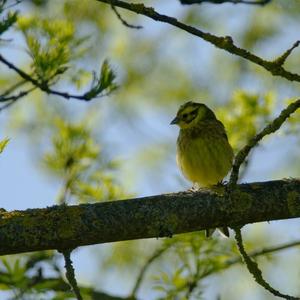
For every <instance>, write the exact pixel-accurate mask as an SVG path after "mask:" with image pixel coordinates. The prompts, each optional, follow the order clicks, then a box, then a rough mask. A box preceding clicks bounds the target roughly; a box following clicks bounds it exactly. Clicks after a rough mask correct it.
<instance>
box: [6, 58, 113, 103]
mask: <svg viewBox="0 0 300 300" xmlns="http://www.w3.org/2000/svg"><path fill="white" fill-rule="evenodd" d="M0 61H1V62H2V63H4V64H5V65H6V66H7V67H8V68H10V69H12V70H14V71H15V72H16V73H18V74H19V75H20V76H21V77H22V78H23V79H25V80H26V81H28V82H31V83H32V84H33V85H34V86H36V87H37V88H39V89H40V90H42V91H44V92H46V93H47V94H52V95H57V96H61V97H63V98H65V99H77V100H84V101H90V100H91V98H90V97H87V95H86V93H85V94H83V95H73V94H69V93H67V92H60V91H56V90H53V89H51V88H50V87H49V86H48V85H47V84H45V83H41V82H39V81H38V80H36V79H34V78H33V77H31V76H30V75H29V74H27V73H26V72H24V71H23V70H21V69H19V68H18V67H16V66H15V65H14V64H13V63H11V62H9V61H8V60H7V59H5V58H4V57H3V56H2V55H1V54H0ZM107 94H108V93H106V94H104V95H98V96H97V97H103V96H106V95H107Z"/></svg>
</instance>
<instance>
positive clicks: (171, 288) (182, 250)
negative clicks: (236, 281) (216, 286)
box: [154, 233, 236, 300]
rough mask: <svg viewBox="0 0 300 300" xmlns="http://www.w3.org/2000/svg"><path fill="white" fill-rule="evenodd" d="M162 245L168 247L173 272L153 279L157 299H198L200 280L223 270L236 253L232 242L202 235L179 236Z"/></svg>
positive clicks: (201, 286)
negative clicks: (171, 257)
mask: <svg viewBox="0 0 300 300" xmlns="http://www.w3.org/2000/svg"><path fill="white" fill-rule="evenodd" d="M165 243H167V244H171V248H170V251H169V252H171V253H172V254H173V255H174V257H173V263H170V265H171V264H172V265H173V268H172V270H170V268H168V269H169V271H163V272H161V273H160V274H159V275H156V276H155V277H154V280H155V281H156V286H155V288H156V289H157V290H159V291H160V292H162V294H163V296H162V297H161V298H159V299H170V300H171V299H174V298H176V299H182V300H184V299H202V297H201V295H202V292H203V289H204V285H203V283H202V280H203V279H204V278H206V277H207V276H209V275H211V274H213V273H216V272H218V271H219V270H222V269H224V268H226V261H227V260H228V258H230V257H232V256H233V255H235V253H236V252H235V251H233V243H232V241H229V240H220V239H207V238H205V236H204V234H203V233H191V234H185V235H179V236H177V237H173V238H172V239H171V240H166V241H165Z"/></svg>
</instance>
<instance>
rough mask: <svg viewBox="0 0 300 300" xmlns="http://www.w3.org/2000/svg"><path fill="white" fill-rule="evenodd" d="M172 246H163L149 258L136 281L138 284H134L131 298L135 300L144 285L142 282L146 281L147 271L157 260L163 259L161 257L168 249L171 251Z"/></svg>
mask: <svg viewBox="0 0 300 300" xmlns="http://www.w3.org/2000/svg"><path fill="white" fill-rule="evenodd" d="M171 246H172V244H169V245H167V246H163V247H162V248H160V249H157V250H156V251H155V252H154V253H153V254H152V256H150V257H149V258H148V260H147V261H146V263H145V264H144V265H143V267H142V268H141V270H140V273H139V275H138V276H137V279H136V282H135V284H134V287H133V289H132V291H131V295H130V297H133V298H134V297H135V296H136V293H137V291H138V289H139V287H140V285H141V283H142V281H143V279H144V276H145V273H146V271H147V270H148V268H149V266H150V265H151V264H152V263H153V262H154V261H155V260H156V259H157V258H159V257H161V255H162V254H163V253H165V252H166V251H167V250H168V249H170V247H171Z"/></svg>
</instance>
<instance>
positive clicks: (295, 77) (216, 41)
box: [96, 0, 300, 82]
mask: <svg viewBox="0 0 300 300" xmlns="http://www.w3.org/2000/svg"><path fill="white" fill-rule="evenodd" d="M96 1H98V2H103V3H106V4H109V5H113V6H115V7H120V8H123V9H126V10H129V11H131V12H134V13H136V14H140V15H144V16H146V17H148V18H150V19H153V20H155V21H159V22H163V23H167V24H170V25H172V26H174V27H177V28H180V29H182V30H183V31H185V32H188V33H190V34H192V35H194V36H197V37H199V38H201V39H203V40H205V41H207V42H209V43H211V44H213V45H214V46H216V47H217V48H219V49H223V50H225V51H227V52H229V53H231V54H234V55H237V56H239V57H242V58H244V59H246V60H248V61H251V62H252V63H254V64H256V65H259V66H261V67H263V68H264V69H265V70H267V71H269V72H270V73H271V74H272V75H274V76H280V77H283V78H285V79H287V80H289V81H297V82H300V75H299V74H297V73H292V72H289V71H287V70H286V69H285V68H284V67H283V64H280V63H278V59H275V60H265V59H263V58H261V57H259V56H257V55H255V54H253V53H251V52H250V51H248V50H246V49H243V48H240V47H238V46H236V45H235V44H234V42H233V39H232V38H231V37H230V36H217V35H213V34H211V33H209V32H205V31H202V30H200V29H198V28H196V27H193V26H189V25H187V24H185V23H182V22H180V21H178V20H177V19H176V18H174V17H170V16H167V15H163V14H160V13H158V12H157V11H155V10H154V9H153V8H152V7H147V6H145V5H144V4H142V3H128V2H124V1H121V0H96ZM287 51H289V50H287ZM285 53H286V52H285ZM285 53H284V54H283V55H282V56H284V55H285ZM288 55H289V54H288Z"/></svg>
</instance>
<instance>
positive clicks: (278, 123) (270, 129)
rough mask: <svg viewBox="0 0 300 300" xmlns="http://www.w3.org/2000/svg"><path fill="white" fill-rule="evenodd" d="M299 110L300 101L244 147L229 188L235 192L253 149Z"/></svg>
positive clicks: (237, 157)
mask: <svg viewBox="0 0 300 300" xmlns="http://www.w3.org/2000/svg"><path fill="white" fill-rule="evenodd" d="M298 108H300V99H298V100H296V101H294V102H292V103H291V104H289V105H288V106H287V107H286V108H285V109H284V110H282V111H281V113H280V114H279V116H278V117H277V118H275V119H274V120H273V121H272V122H271V123H270V124H268V125H267V126H266V127H265V128H264V129H263V130H261V132H259V133H258V134H257V135H256V136H254V137H253V138H252V139H251V140H250V141H249V143H248V144H247V145H246V146H244V147H243V148H242V149H241V150H240V151H239V152H238V153H237V155H236V156H235V159H234V163H233V166H232V172H231V175H230V181H229V187H230V190H233V187H234V185H235V184H236V183H237V181H238V176H239V170H240V166H241V164H242V163H243V162H244V160H245V158H246V157H247V156H248V154H249V152H250V151H251V149H252V148H253V147H254V146H256V145H257V144H258V142H259V141H260V140H262V139H263V138H264V137H265V136H266V135H268V134H271V133H274V132H275V131H277V130H278V129H279V128H280V127H281V125H282V124H283V123H284V122H285V121H286V120H287V119H288V118H289V117H290V115H291V114H292V113H294V112H295V111H296V110H297V109H298Z"/></svg>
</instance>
